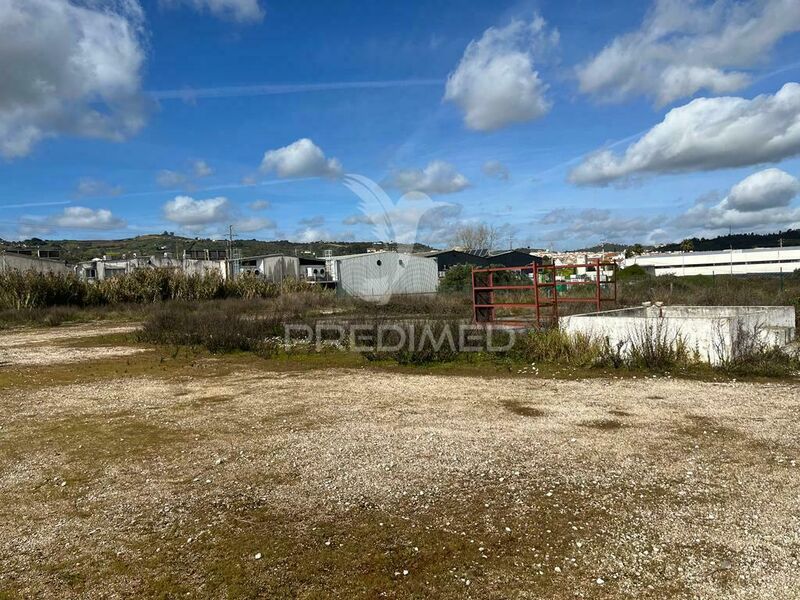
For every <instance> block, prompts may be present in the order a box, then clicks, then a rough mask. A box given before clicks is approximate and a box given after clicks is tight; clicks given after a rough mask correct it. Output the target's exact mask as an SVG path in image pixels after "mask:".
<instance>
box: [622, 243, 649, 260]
mask: <svg viewBox="0 0 800 600" xmlns="http://www.w3.org/2000/svg"><path fill="white" fill-rule="evenodd" d="M639 254H644V247H642V245H641V244H634V245H633V246H628V247H627V248H625V258H631V257H632V256H637V255H639Z"/></svg>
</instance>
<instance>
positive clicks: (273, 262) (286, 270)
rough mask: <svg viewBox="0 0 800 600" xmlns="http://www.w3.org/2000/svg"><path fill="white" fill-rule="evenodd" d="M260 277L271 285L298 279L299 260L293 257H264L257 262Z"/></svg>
mask: <svg viewBox="0 0 800 600" xmlns="http://www.w3.org/2000/svg"><path fill="white" fill-rule="evenodd" d="M257 264H258V270H259V272H260V273H261V276H262V277H264V278H266V279H267V280H268V281H271V282H272V283H281V282H282V281H283V280H284V279H300V259H298V258H296V257H294V256H265V257H264V258H259V259H258V260H257Z"/></svg>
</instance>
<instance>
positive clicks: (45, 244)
mask: <svg viewBox="0 0 800 600" xmlns="http://www.w3.org/2000/svg"><path fill="white" fill-rule="evenodd" d="M227 247H228V242H227V241H225V240H210V239H203V238H188V237H182V236H179V235H174V234H172V233H169V232H166V231H165V232H164V233H161V234H152V235H140V236H136V237H133V238H127V239H120V240H44V239H40V238H31V239H27V240H21V241H19V242H7V241H3V240H0V250H8V249H11V248H16V249H19V248H23V249H30V250H33V251H36V250H37V249H47V250H58V251H60V258H61V259H62V260H66V261H67V262H80V261H83V260H90V259H92V258H97V257H101V256H107V257H109V258H120V257H122V256H123V255H125V256H132V255H133V254H136V255H138V256H152V255H163V254H164V253H165V252H169V253H171V254H172V255H173V256H176V257H180V256H182V255H183V252H184V250H186V251H190V250H225V249H226V248H227ZM396 247H397V245H396V244H382V243H380V242H366V241H364V242H323V241H319V242H308V243H301V242H290V241H288V240H271V241H264V240H256V239H250V240H242V239H237V240H234V242H233V248H234V249H235V250H237V251H238V252H240V253H241V256H257V255H261V254H285V255H289V256H307V257H314V256H322V255H323V253H324V251H325V250H331V251H332V252H333V254H334V255H342V254H358V253H362V252H366V251H367V250H368V249H371V248H381V249H396ZM431 249H432V248H430V247H429V246H425V245H423V244H415V246H414V249H413V250H414V251H415V252H422V251H426V250H431Z"/></svg>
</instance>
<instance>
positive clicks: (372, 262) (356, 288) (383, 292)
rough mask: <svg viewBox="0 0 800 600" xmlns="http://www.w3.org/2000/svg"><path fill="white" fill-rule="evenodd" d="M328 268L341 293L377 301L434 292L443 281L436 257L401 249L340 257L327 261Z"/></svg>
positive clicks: (338, 291)
mask: <svg viewBox="0 0 800 600" xmlns="http://www.w3.org/2000/svg"><path fill="white" fill-rule="evenodd" d="M326 270H327V271H328V273H329V274H330V275H331V276H332V277H333V280H334V281H336V282H337V285H336V289H337V293H339V294H343V295H348V296H356V297H358V298H362V299H365V300H369V301H373V302H387V301H388V300H389V299H390V298H391V296H393V295H403V294H429V293H434V292H436V288H437V286H438V284H439V273H438V267H437V264H436V261H435V260H433V259H432V258H427V257H424V256H416V255H413V254H407V253H401V252H372V253H369V254H356V255H350V256H336V257H332V258H329V259H327V260H326Z"/></svg>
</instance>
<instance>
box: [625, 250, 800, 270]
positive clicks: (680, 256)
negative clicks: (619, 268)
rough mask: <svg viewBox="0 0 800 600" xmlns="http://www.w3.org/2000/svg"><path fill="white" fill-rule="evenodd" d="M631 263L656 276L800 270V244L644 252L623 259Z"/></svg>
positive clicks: (627, 264)
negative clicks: (705, 250) (748, 248)
mask: <svg viewBox="0 0 800 600" xmlns="http://www.w3.org/2000/svg"><path fill="white" fill-rule="evenodd" d="M631 265H639V266H641V267H644V268H645V269H649V270H653V271H654V272H655V274H656V275H677V276H685V275H756V274H764V275H766V274H772V275H774V274H780V273H792V272H794V271H796V270H798V269H800V247H789V248H753V249H751V250H717V251H713V252H665V253H661V254H658V253H656V254H642V255H640V256H633V257H631V258H628V259H625V261H623V268H624V267H629V266H631Z"/></svg>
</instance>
